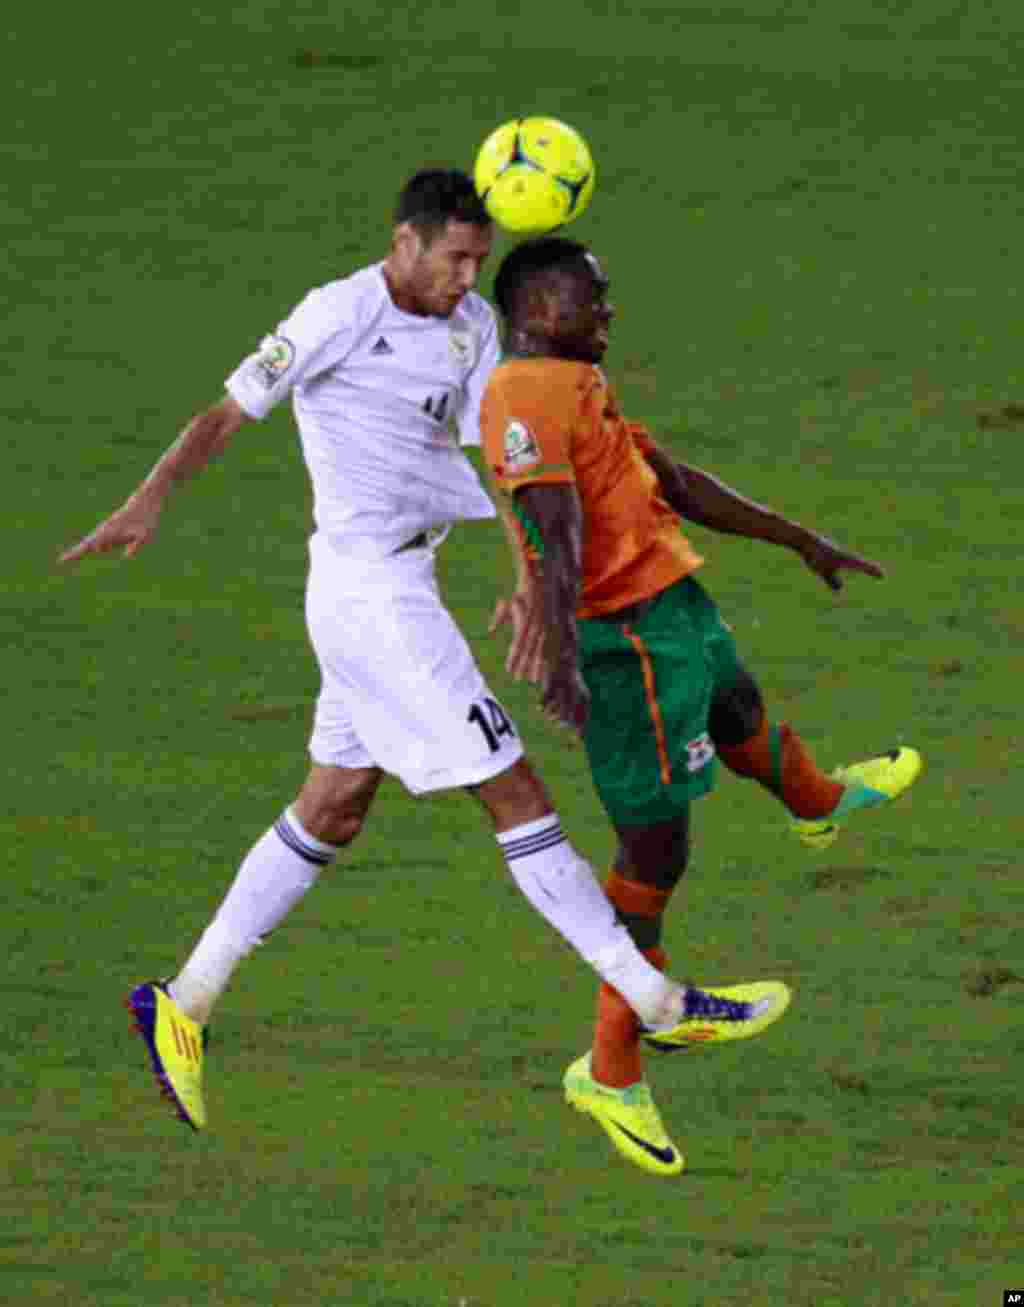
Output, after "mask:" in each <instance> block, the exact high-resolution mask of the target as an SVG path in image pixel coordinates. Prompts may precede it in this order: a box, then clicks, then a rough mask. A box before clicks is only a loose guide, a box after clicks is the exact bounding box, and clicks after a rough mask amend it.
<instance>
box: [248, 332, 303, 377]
mask: <svg viewBox="0 0 1024 1307" xmlns="http://www.w3.org/2000/svg"><path fill="white" fill-rule="evenodd" d="M294 362H295V346H294V345H293V344H292V342H291V341H290V340H289V339H288V337H287V336H268V337H267V338H266V339H265V340H264V341H263V343H262V344H261V345H260V352H259V353H258V354H257V355H256V358H255V360H254V368H255V371H256V375H257V377H258V378H259V379H260V381H261V382H262V383H263V385H264V386H265V387H266V388H267V390H273V389H274V387H275V386H276V385H277V383H278V382H279V381H280V380H281V378H282V377H283V376H284V374H285V373H286V372H287V371H288V369H289V368H290V367H291V365H292V364H293V363H294Z"/></svg>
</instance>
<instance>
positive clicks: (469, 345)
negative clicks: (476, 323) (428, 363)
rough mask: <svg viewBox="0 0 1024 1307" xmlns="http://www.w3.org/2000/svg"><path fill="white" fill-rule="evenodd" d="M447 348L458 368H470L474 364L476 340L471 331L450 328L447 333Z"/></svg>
mask: <svg viewBox="0 0 1024 1307" xmlns="http://www.w3.org/2000/svg"><path fill="white" fill-rule="evenodd" d="M448 347H449V348H450V350H451V352H452V358H454V360H455V362H456V364H457V365H458V366H459V367H460V368H471V367H473V365H474V364H475V363H476V353H477V351H476V340H475V339H474V336H473V333H472V332H471V331H463V330H461V329H460V328H458V327H452V329H451V330H450V331H449V333H448Z"/></svg>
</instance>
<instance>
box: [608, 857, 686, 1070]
mask: <svg viewBox="0 0 1024 1307" xmlns="http://www.w3.org/2000/svg"><path fill="white" fill-rule="evenodd" d="M605 893H606V894H607V895H608V897H609V899H611V901H612V903H613V905H614V906H615V908H616V910H617V911H618V913H619V915H620V916H621V917H623V918H625V919H627V920H628V921H629V922H630V925H631V931H630V933H631V934H633V937H634V939H636V938H637V937H638V936H639V937H640V940H639V942H640V950H641V952H642V953H643V955H644V957H645V958H647V960H648V961H649V962H651V963H652V964H653V965H654V966H656V967H657V968H658V970H659V971H664V970H665V967H666V965H667V964H668V957H667V956H666V954H665V952H664V951H663V950H662V948H661V947H660V945H658V944H657V943H651V944H650V945H648V946H647V947H644V946H643V936H644V933H645V931H644V927H645V926H646V928H647V932H649V934H650V936H651V938H652V939H653V938H656V936H657V935H658V934H659V933H660V924H661V914H662V913H663V912H664V910H665V904H666V903H667V902H668V900H669V896H670V895H671V893H672V890H671V889H659V888H657V887H656V886H654V885H644V884H643V883H642V882H641V881H636V880H629V879H627V877H625V876H620V875H619V873H618V872H616V871H613V872H612V873H611V875H610V876H609V877H608V880H607V882H606V884H605ZM590 1073H591V1075H592V1076H593V1077H594V1079H595V1080H597V1081H599V1082H600V1083H601V1084H602V1085H610V1086H611V1087H612V1088H613V1089H624V1088H625V1087H626V1086H627V1085H634V1084H636V1082H637V1081H638V1080H641V1079H642V1078H643V1065H642V1063H641V1060H640V1023H639V1021H638V1020H637V1017H636V1013H635V1012H634V1011H633V1009H632V1008H631V1007H630V1006H629V1004H628V1003H627V1002H626V1000H625V999H624V998H623V997H622V995H621V994H620V993H619V991H618V990H617V989H613V988H612V986H611V985H609V984H607V983H604V982H602V984H601V988H600V989H599V990H598V994H597V1014H596V1018H595V1021H594V1042H593V1048H592V1050H591V1055H590Z"/></svg>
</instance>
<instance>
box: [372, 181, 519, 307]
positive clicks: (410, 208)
mask: <svg viewBox="0 0 1024 1307" xmlns="http://www.w3.org/2000/svg"><path fill="white" fill-rule="evenodd" d="M394 221H395V230H394V238H393V241H392V245H391V253H390V254H389V255H388V258H387V260H386V261H385V275H386V276H387V279H388V285H389V286H390V288H391V293H392V295H393V296H394V298H395V301H396V303H397V304H398V306H399V308H402V309H406V310H407V311H408V312H410V313H416V314H420V315H434V316H437V317H442V318H447V317H449V316H450V315H451V314H452V313H453V312H454V310H455V308H456V306H457V305H458V303H459V301H460V300H461V299H462V297H463V296H464V295H465V294H466V292H467V291H469V290H472V289H473V287H474V286H475V285H476V281H477V278H478V277H479V275H480V267H481V264H482V263H483V261H484V259H486V257H487V255H488V254H489V253H490V251H491V241H492V239H493V237H494V225H493V223H492V222H491V219H490V217H489V216H488V213H487V210H486V209H485V208H484V206H483V201H482V200H481V199H480V197H479V195H477V193H476V189H475V187H474V186H473V183H472V181H471V180H470V178H469V177H467V176H466V174H465V173H463V172H459V171H458V170H457V169H454V168H449V169H441V168H428V169H424V170H423V171H422V172H418V173H416V174H415V175H414V176H413V177H410V178H409V180H408V181H407V182H406V184H405V185H404V186H403V187H402V190H401V193H400V194H399V196H398V203H397V204H396V205H395V213H394Z"/></svg>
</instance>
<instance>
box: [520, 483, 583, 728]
mask: <svg viewBox="0 0 1024 1307" xmlns="http://www.w3.org/2000/svg"><path fill="white" fill-rule="evenodd" d="M515 493H516V499H517V501H518V503H519V504H520V506H521V507H522V509H523V511H524V512H525V513H526V514H527V516H528V517H529V518H530V520H531V522H532V523H533V525H534V527H535V528H536V531H537V534H538V536H539V537H540V541H541V548H542V556H541V574H540V582H539V591H540V605H541V613H542V618H543V623H544V663H545V668H546V673H547V675H546V678H545V690H544V697H543V705H544V708H545V710H546V711H547V712H548V713H549V714H550V715H552V716H554V717H556V718H557V719H558V720H559V721H561V722H563V723H564V724H565V725H567V726H571V727H573V728H574V729H576V730H582V729H583V727H584V725H585V724H586V719H587V713H588V710H589V702H590V701H589V696H588V694H587V690H586V686H585V685H584V684H583V680H582V678H581V676H580V673H579V666H578V663H577V652H578V646H579V640H578V634H577V630H576V608H577V605H578V603H579V597H580V590H581V587H582V580H583V509H582V507H581V505H580V499H579V495H578V494H577V491H576V487H575V486H574V485H564V484H559V485H533V486H521V487H520V488H519V489H518V490H517V491H516V492H515Z"/></svg>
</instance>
